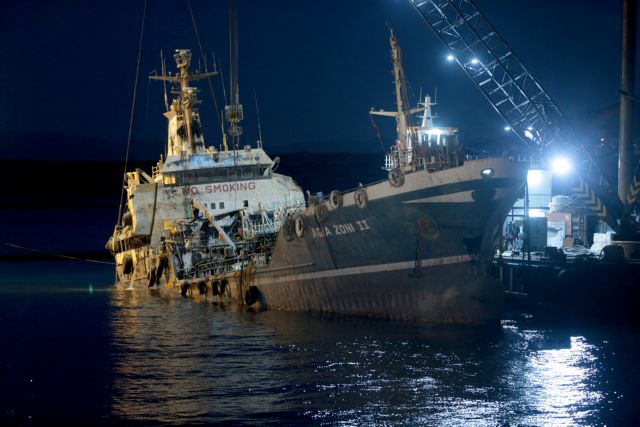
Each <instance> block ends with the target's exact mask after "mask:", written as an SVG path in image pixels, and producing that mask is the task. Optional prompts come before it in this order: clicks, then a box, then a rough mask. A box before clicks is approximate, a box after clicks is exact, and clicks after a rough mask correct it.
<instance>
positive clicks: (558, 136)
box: [409, 0, 640, 233]
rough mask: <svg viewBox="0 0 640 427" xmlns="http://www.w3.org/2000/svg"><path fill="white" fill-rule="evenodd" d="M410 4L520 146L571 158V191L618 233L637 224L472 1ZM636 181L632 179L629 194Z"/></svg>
mask: <svg viewBox="0 0 640 427" xmlns="http://www.w3.org/2000/svg"><path fill="white" fill-rule="evenodd" d="M409 1H410V3H411V5H412V6H413V8H414V9H415V10H416V12H417V13H418V15H420V17H421V18H422V19H423V20H424V22H425V23H426V24H427V25H428V26H429V27H430V28H431V30H433V32H434V33H435V35H436V36H437V37H438V39H440V41H441V42H442V43H443V44H444V45H445V46H446V48H447V49H448V50H449V52H450V59H453V60H455V61H456V62H457V63H458V64H459V65H460V67H462V69H463V70H464V72H465V73H466V74H467V76H468V77H469V78H470V79H471V80H472V81H473V82H474V83H475V85H476V86H477V87H478V89H480V91H481V92H482V94H483V95H484V97H485V98H486V99H487V101H489V103H490V104H491V105H492V106H493V108H494V109H495V110H496V112H497V113H498V114H499V115H500V116H501V117H502V118H503V119H504V121H505V122H506V123H507V124H508V125H509V128H510V129H511V130H512V131H513V132H514V133H515V134H516V135H517V136H518V138H519V139H520V140H521V141H522V142H524V143H525V144H526V145H527V146H529V148H530V149H531V150H533V151H534V152H535V153H537V154H540V155H541V156H547V155H550V154H551V153H552V152H559V151H560V152H563V153H567V154H569V155H570V156H571V158H572V159H573V161H574V164H575V165H576V169H577V172H578V174H577V175H576V176H575V177H574V178H573V180H572V182H571V187H570V188H571V191H573V192H574V193H575V194H576V196H577V197H578V199H580V200H581V201H582V203H583V204H584V205H585V207H587V208H588V209H590V210H591V211H592V212H593V213H594V214H595V215H597V216H599V217H601V218H602V219H603V220H604V221H606V222H607V224H609V226H610V227H611V228H612V229H613V230H615V231H616V232H617V233H620V232H621V231H622V230H627V231H628V230H633V229H635V228H636V227H637V223H635V222H633V221H632V219H631V217H630V216H629V215H624V213H625V212H626V211H627V210H628V209H627V210H625V207H628V204H629V202H635V200H625V201H624V202H625V203H623V202H622V201H621V200H620V198H619V197H618V195H617V192H616V191H614V190H613V188H612V187H611V185H610V184H609V183H608V182H607V180H606V179H605V177H604V176H603V174H602V171H601V169H600V168H599V166H598V164H597V163H596V162H595V160H594V159H593V157H592V156H591V154H590V152H589V150H587V148H586V147H585V145H584V144H583V143H582V142H581V141H579V140H578V138H577V137H576V135H575V132H574V131H573V129H572V128H571V126H570V125H569V123H568V122H567V119H566V118H565V116H564V114H563V113H562V111H561V110H560V108H558V106H557V104H556V103H555V102H554V101H553V100H552V99H551V97H550V96H549V94H548V93H547V92H546V91H545V90H544V89H543V87H542V85H541V84H540V83H539V82H538V81H537V80H536V79H535V78H534V77H533V75H532V74H531V73H530V72H529V71H528V70H527V68H526V67H525V66H524V64H523V63H522V61H521V60H520V58H518V56H517V55H516V53H515V52H514V51H513V49H512V48H511V47H510V46H509V44H508V43H507V42H506V41H505V40H504V39H503V38H502V36H501V35H500V34H499V33H498V32H497V31H496V29H495V28H494V27H493V26H492V25H491V24H490V23H489V22H488V21H487V19H486V18H485V17H484V15H483V14H482V13H481V12H480V11H479V10H478V8H477V7H476V5H475V4H474V3H473V1H472V0H409ZM639 174H640V168H638V170H637V173H636V175H639ZM638 181H640V179H639V178H638V176H636V180H634V182H633V183H632V190H633V188H634V187H633V185H634V183H636V182H638ZM635 193H636V194H637V193H638V191H636V192H635ZM630 194H633V193H632V192H630ZM625 204H626V206H625Z"/></svg>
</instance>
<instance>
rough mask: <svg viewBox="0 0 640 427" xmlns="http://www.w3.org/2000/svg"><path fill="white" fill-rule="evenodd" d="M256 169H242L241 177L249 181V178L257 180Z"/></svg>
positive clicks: (250, 167)
mask: <svg viewBox="0 0 640 427" xmlns="http://www.w3.org/2000/svg"><path fill="white" fill-rule="evenodd" d="M255 171H256V168H255V166H243V167H242V168H241V169H240V173H241V175H240V176H241V177H242V178H245V179H249V178H255V175H256V173H255Z"/></svg>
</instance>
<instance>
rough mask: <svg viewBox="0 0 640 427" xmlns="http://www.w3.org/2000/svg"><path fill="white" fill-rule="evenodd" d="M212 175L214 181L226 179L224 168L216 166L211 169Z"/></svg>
mask: <svg viewBox="0 0 640 427" xmlns="http://www.w3.org/2000/svg"><path fill="white" fill-rule="evenodd" d="M211 172H212V177H213V180H214V181H225V180H226V179H227V169H226V168H216V169H213V170H212V171H211Z"/></svg>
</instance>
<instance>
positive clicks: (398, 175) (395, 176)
mask: <svg viewBox="0 0 640 427" xmlns="http://www.w3.org/2000/svg"><path fill="white" fill-rule="evenodd" d="M388 177H389V184H391V186H392V187H395V188H398V187H402V186H403V185H404V174H403V173H402V170H401V169H400V168H395V169H391V170H390V171H389V174H388Z"/></svg>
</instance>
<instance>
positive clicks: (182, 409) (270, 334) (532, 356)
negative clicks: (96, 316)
mask: <svg viewBox="0 0 640 427" xmlns="http://www.w3.org/2000/svg"><path fill="white" fill-rule="evenodd" d="M111 305H112V307H113V308H112V312H111V331H112V335H113V342H112V358H113V388H112V390H113V393H112V404H111V412H112V414H113V415H114V416H116V417H117V418H119V419H123V420H140V421H142V422H151V421H154V422H167V423H184V422H187V421H188V422H202V423H206V422H211V421H225V420H226V421H229V420H233V421H236V422H245V423H248V424H252V423H258V422H259V423H264V422H277V421H282V420H287V421H289V422H296V421H297V422H303V423H306V422H319V423H330V424H335V423H338V424H347V425H351V424H358V425H360V424H380V423H383V424H384V423H390V424H397V423H401V422H402V423H410V424H426V425H433V424H439V425H452V426H453V425H500V424H510V425H517V424H525V425H549V424H554V425H575V424H594V423H597V422H602V420H603V419H604V418H603V416H605V415H607V411H608V405H609V404H610V402H608V401H607V399H608V398H607V395H610V394H611V393H612V392H613V390H610V389H607V388H606V387H607V386H606V385H605V384H606V380H605V378H606V375H607V373H606V372H604V371H605V370H606V369H605V367H604V366H603V361H602V358H603V348H602V346H604V347H606V345H605V344H606V343H605V344H602V341H600V342H599V341H597V339H596V340H595V341H594V342H590V341H589V339H587V338H586V337H585V336H582V335H573V334H571V332H570V331H567V332H562V331H560V332H554V331H553V330H552V329H548V328H546V327H541V326H536V325H530V324H529V322H527V320H526V319H522V318H519V319H517V320H510V321H507V322H505V323H504V324H503V325H502V326H501V327H496V328H489V329H486V328H483V329H478V328H452V327H443V326H429V325H424V324H421V323H401V322H388V321H379V320H370V319H360V318H350V317H330V316H320V315H310V314H306V313H284V312H277V311H265V312H251V311H246V310H243V309H242V308H240V307H236V306H226V305H225V306H223V305H218V304H215V303H212V302H210V301H198V300H192V299H182V298H180V297H179V296H176V295H174V294H171V293H166V292H155V291H147V290H125V289H122V288H116V289H115V290H114V292H113V296H112V300H111ZM605 418H606V417H605Z"/></svg>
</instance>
